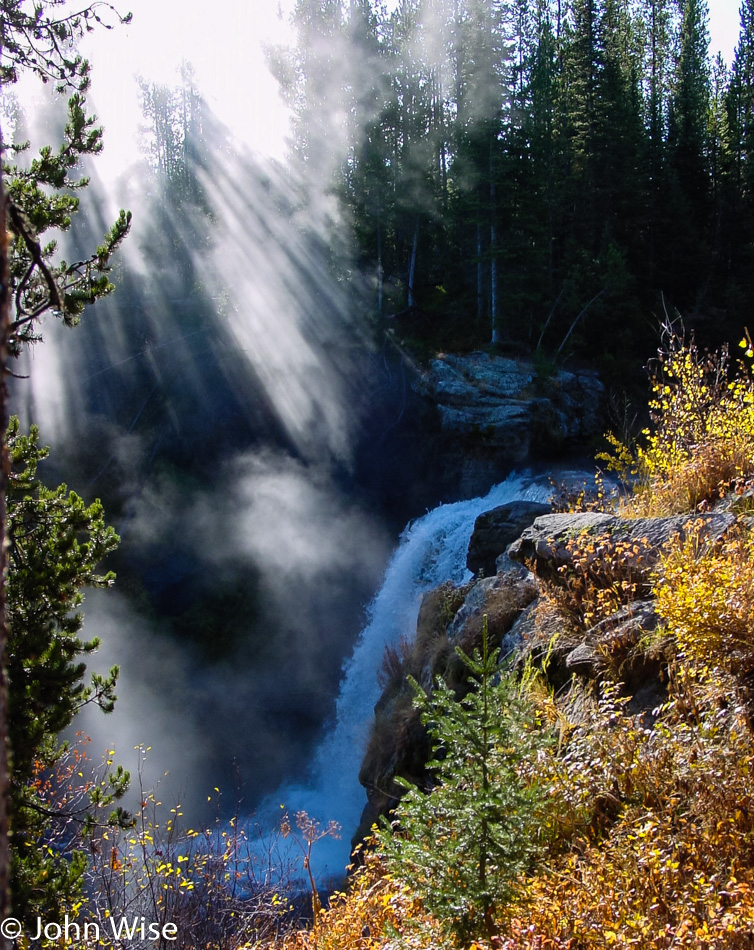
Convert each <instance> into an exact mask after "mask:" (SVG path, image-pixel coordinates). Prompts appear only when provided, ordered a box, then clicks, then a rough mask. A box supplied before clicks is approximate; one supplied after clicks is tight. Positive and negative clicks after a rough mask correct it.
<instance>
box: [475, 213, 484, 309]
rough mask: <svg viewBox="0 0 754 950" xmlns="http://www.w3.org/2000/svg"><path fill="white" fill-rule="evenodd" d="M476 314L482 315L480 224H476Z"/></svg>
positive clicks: (482, 274) (482, 273)
mask: <svg viewBox="0 0 754 950" xmlns="http://www.w3.org/2000/svg"><path fill="white" fill-rule="evenodd" d="M476 315H477V318H478V319H479V320H480V321H481V319H482V317H483V316H484V269H483V266H482V225H481V224H477V226H476Z"/></svg>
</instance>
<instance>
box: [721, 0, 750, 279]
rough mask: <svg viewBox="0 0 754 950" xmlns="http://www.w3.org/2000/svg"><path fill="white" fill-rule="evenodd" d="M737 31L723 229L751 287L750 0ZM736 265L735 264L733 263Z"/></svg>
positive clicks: (728, 102)
mask: <svg viewBox="0 0 754 950" xmlns="http://www.w3.org/2000/svg"><path fill="white" fill-rule="evenodd" d="M740 12H741V32H740V35H739V39H738V43H737V45H736V50H735V55H734V58H733V65H732V67H731V75H730V83H729V86H728V90H727V94H726V109H725V113H726V120H727V133H728V151H729V156H730V162H729V167H730V172H729V184H730V194H729V196H728V203H727V214H726V219H725V220H726V229H727V230H729V232H730V233H729V237H728V247H729V249H730V250H729V258H730V262H731V264H732V265H734V272H737V273H742V274H743V275H746V277H745V278H744V280H745V282H746V284H748V286H749V287H751V286H752V282H751V280H750V277H749V274H750V272H751V260H752V251H754V224H752V221H753V220H754V0H743V2H742V3H741V9H740ZM736 265H737V266H736Z"/></svg>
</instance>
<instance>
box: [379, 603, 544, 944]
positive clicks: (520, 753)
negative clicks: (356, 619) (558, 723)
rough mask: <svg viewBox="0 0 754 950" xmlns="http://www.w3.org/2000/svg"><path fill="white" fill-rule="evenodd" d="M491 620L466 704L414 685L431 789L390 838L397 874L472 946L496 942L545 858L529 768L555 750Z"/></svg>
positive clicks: (404, 809)
mask: <svg viewBox="0 0 754 950" xmlns="http://www.w3.org/2000/svg"><path fill="white" fill-rule="evenodd" d="M486 621H487V618H486V617H485V618H484V622H483V633H482V637H483V639H482V651H481V653H480V652H479V651H476V652H475V654H474V656H473V657H470V656H467V655H466V654H465V653H463V652H462V651H461V650H460V649H459V648H457V649H456V652H457V653H458V655H459V656H460V658H461V660H462V661H463V663H464V665H465V666H466V668H467V670H468V673H469V676H470V679H471V681H472V682H473V687H474V688H473V689H472V691H471V692H470V693H468V695H466V696H465V698H464V699H462V700H460V701H459V700H458V699H457V698H456V697H455V695H454V694H453V691H452V690H450V689H449V688H448V686H447V685H446V684H445V682H444V681H443V680H442V679H438V681H437V683H436V685H435V688H434V689H433V690H432V692H431V693H430V694H429V695H427V694H426V693H425V692H424V691H423V690H422V689H421V687H420V686H419V685H418V684H417V683H416V682H413V683H412V685H413V686H414V689H415V692H416V697H417V698H416V706H417V708H419V709H421V711H422V721H423V723H424V724H425V725H426V727H427V729H428V731H429V734H430V738H431V741H432V752H433V759H432V761H430V762H429V766H428V767H429V769H430V770H431V776H432V779H431V783H430V787H429V788H428V789H427V790H426V791H424V790H420V789H418V788H416V787H414V786H412V785H410V784H409V783H408V782H405V781H403V780H400V779H399V780H397V781H399V782H402V784H403V786H404V788H405V789H406V790H407V791H406V794H405V796H404V797H403V798H402V799H401V802H400V803H399V805H398V807H397V809H396V813H395V821H394V822H393V825H392V826H391V827H390V828H388V827H385V828H383V831H382V832H381V833H380V847H381V849H382V850H383V852H384V854H385V856H386V858H387V862H388V868H389V869H395V870H396V871H397V872H398V873H399V875H400V878H401V880H404V881H409V882H410V886H411V887H412V888H413V889H414V891H415V893H416V894H417V896H419V897H420V898H421V899H422V901H423V902H424V905H425V906H426V907H427V909H428V910H429V911H430V912H433V913H437V915H438V918H439V919H440V920H445V921H448V922H449V926H450V928H451V929H452V930H453V931H454V932H455V933H456V935H458V936H459V937H460V938H461V939H462V940H463V941H466V942H468V941H469V940H470V938H471V937H473V936H474V935H475V934H484V935H485V936H486V937H488V938H489V937H491V936H492V935H493V933H494V932H495V923H494V918H495V911H496V909H498V908H499V907H500V906H501V905H502V904H503V903H504V902H505V901H506V900H507V899H509V897H510V896H511V894H512V893H513V888H514V886H515V885H514V881H515V879H516V877H517V875H518V874H520V873H521V872H522V871H524V870H526V869H527V868H529V867H530V865H531V863H532V861H533V859H534V857H535V855H536V853H537V851H538V849H539V842H538V832H539V828H540V827H541V825H540V823H541V820H542V813H543V807H544V792H543V790H542V789H541V788H539V787H538V786H536V785H531V784H529V783H527V781H526V780H525V779H524V778H523V777H522V774H521V766H522V763H525V762H526V761H527V759H528V758H529V757H531V756H532V755H534V753H535V750H536V749H537V748H541V747H542V745H543V743H544V742H545V741H546V740H545V739H543V733H542V732H541V731H538V730H537V729H535V720H534V715H533V712H532V709H531V708H530V706H529V705H528V704H527V702H526V700H525V698H524V696H523V695H522V691H521V690H520V689H519V688H518V687H517V685H516V682H515V679H514V677H513V676H512V675H511V674H510V673H507V672H505V671H501V670H500V668H499V666H498V662H497V661H498V654H499V650H490V649H489V646H488V639H487V622H486Z"/></svg>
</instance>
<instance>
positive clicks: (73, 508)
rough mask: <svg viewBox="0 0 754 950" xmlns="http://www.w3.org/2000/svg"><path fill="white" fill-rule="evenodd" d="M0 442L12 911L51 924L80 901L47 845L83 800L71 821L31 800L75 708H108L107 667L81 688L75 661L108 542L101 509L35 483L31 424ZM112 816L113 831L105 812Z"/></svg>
mask: <svg viewBox="0 0 754 950" xmlns="http://www.w3.org/2000/svg"><path fill="white" fill-rule="evenodd" d="M6 444H7V446H8V450H9V453H10V463H11V472H10V481H9V486H8V491H7V510H8V541H9V552H8V580H7V610H8V654H7V672H8V713H9V718H8V733H9V739H10V748H11V796H10V802H11V831H12V858H13V862H12V889H11V890H12V906H13V911H14V913H15V914H16V916H18V917H19V918H20V919H22V920H27V921H31V920H33V919H34V918H35V917H37V916H41V917H42V918H43V919H44V920H54V919H60V918H61V917H62V915H63V913H65V912H69V911H70V910H71V908H72V904H73V903H74V901H75V900H76V899H79V900H80V899H81V896H82V887H83V874H84V870H85V868H86V860H85V858H84V856H83V854H80V853H77V852H76V851H75V850H74V851H73V852H68V853H59V852H58V851H56V850H55V849H53V848H50V847H49V846H48V841H49V838H50V836H51V835H52V834H53V832H54V829H55V826H56V825H61V824H64V823H66V822H69V821H73V822H74V824H75V825H76V826H77V828H78V831H79V832H80V831H81V829H82V828H84V827H85V826H86V823H87V821H88V820H89V819H88V818H87V816H88V815H89V813H90V812H89V808H90V806H91V805H92V804H94V803H95V802H92V801H91V800H90V799H89V797H88V796H87V795H83V796H82V797H83V801H82V803H80V805H79V808H78V810H77V812H76V813H75V814H72V813H71V812H70V811H69V810H68V809H60V810H54V809H51V808H50V807H49V805H50V803H49V802H48V801H45V800H44V799H43V798H42V796H41V795H40V786H41V785H42V783H41V782H40V778H41V777H42V776H44V775H45V774H50V773H52V772H54V770H55V768H56V765H57V764H58V763H59V762H60V760H61V758H62V757H63V756H64V755H65V754H66V750H67V746H66V744H65V743H61V741H60V739H59V735H60V733H61V732H62V731H63V730H65V729H66V728H67V727H68V726H69V725H70V724H71V722H72V721H73V717H74V716H75V715H76V713H77V712H78V711H79V710H80V709H81V708H82V707H83V706H85V705H87V704H90V703H96V704H97V705H98V706H100V707H101V708H102V709H103V710H104V711H105V712H110V711H111V710H112V708H113V705H114V702H115V684H116V679H117V676H118V669H117V667H113V668H112V669H111V670H110V672H109V674H108V675H107V676H101V675H99V674H96V673H94V674H92V676H91V683H90V684H89V685H87V684H86V683H85V682H84V673H85V671H86V666H85V664H84V662H83V661H82V657H86V656H88V655H90V654H91V653H93V652H94V651H95V650H96V649H97V647H98V646H99V641H98V640H97V639H93V640H89V641H84V640H81V639H80V637H79V636H78V634H79V631H80V630H81V626H82V623H83V616H82V614H81V613H80V612H79V611H78V608H79V607H80V606H81V604H82V602H83V599H84V595H83V590H84V589H85V588H87V587H89V588H94V587H109V586H110V585H111V584H112V581H113V577H114V575H113V574H112V573H105V574H101V573H99V572H98V565H99V563H100V561H101V560H102V559H103V558H105V557H107V555H108V554H110V553H111V552H112V551H113V550H114V548H115V547H116V546H117V543H118V538H117V536H116V534H115V532H114V531H113V529H112V528H108V527H107V526H106V525H105V523H104V519H103V513H102V506H101V505H100V503H99V502H98V501H97V502H94V503H93V504H92V505H89V506H87V505H85V504H84V502H83V501H82V500H81V498H79V497H78V495H76V494H74V493H73V492H68V490H67V489H66V486H65V485H61V486H59V487H58V488H56V489H54V490H51V489H48V488H45V487H44V486H43V485H42V483H41V482H40V481H39V479H38V478H37V465H38V464H39V462H41V461H42V460H44V459H45V458H46V457H47V454H48V451H47V449H44V448H41V447H40V446H39V444H38V433H37V430H36V428H35V427H32V430H31V433H30V435H29V436H23V435H21V433H20V431H19V425H18V419H15V418H14V419H11V423H10V426H9V429H8V433H7V437H6ZM109 784H110V787H109V791H108V795H107V797H106V800H105V799H103V798H102V797H101V795H99V793H98V795H97V796H96V804H97V806H98V807H100V808H102V807H107V806H108V805H109V804H113V803H114V802H115V801H116V799H118V798H120V797H121V796H122V795H123V794H124V792H125V791H126V788H127V786H128V773H126V772H124V771H123V770H122V769H120V768H119V769H118V770H116V772H115V773H114V774H113V777H112V781H111V782H110V783H109ZM111 820H112V821H114V822H117V823H123V822H124V821H126V820H127V816H126V815H125V813H123V812H121V811H118V810H116V811H115V812H114V813H113V815H112V816H111Z"/></svg>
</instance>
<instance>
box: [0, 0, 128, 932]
mask: <svg viewBox="0 0 754 950" xmlns="http://www.w3.org/2000/svg"><path fill="white" fill-rule="evenodd" d="M61 6H62V4H61V2H60V0H46V2H45V0H39V2H37V3H35V4H34V5H33V6H32V7H31V9H29V7H28V5H26V4H24V3H23V2H22V0H0V20H1V21H2V30H1V31H0V34H1V35H0V83H1V84H2V85H6V84H10V83H13V82H15V81H16V80H17V79H18V77H19V75H20V74H22V73H33V74H36V75H37V76H38V77H40V78H41V79H42V80H43V81H44V82H48V81H49V80H52V81H54V82H55V83H56V85H57V87H58V89H60V90H65V89H72V90H73V91H74V95H73V96H72V98H71V101H70V103H69V122H68V125H67V126H66V129H65V140H64V142H63V145H62V146H61V147H60V148H59V149H58V151H57V153H56V152H54V151H53V149H52V148H51V147H47V148H45V149H43V150H42V151H41V152H40V155H39V157H38V159H36V160H35V161H34V162H32V165H31V170H30V171H29V172H28V173H26V174H25V175H22V176H21V180H22V182H23V184H22V186H21V187H20V188H19V187H14V181H13V171H12V169H11V168H9V167H8V165H7V164H6V155H7V152H8V150H9V143H8V142H7V140H6V137H5V135H4V133H3V132H2V130H0V431H2V432H3V433H5V427H6V423H7V420H8V393H7V387H6V374H7V372H8V357H9V355H12V354H15V353H17V352H18V349H19V346H20V345H21V344H22V343H23V342H24V341H28V340H34V339H36V338H38V334H37V332H36V330H35V324H36V323H37V322H38V321H39V319H40V318H41V317H42V315H43V314H45V313H46V312H48V311H50V310H52V311H54V312H56V313H57V314H59V315H60V316H62V317H63V319H64V320H65V321H66V322H67V323H73V322H75V321H76V320H77V319H78V317H79V316H80V314H81V312H82V311H83V309H84V307H85V306H86V304H87V303H92V302H94V301H95V300H96V299H97V298H98V297H101V296H103V295H104V294H107V293H109V292H110V290H111V289H112V285H111V284H110V282H109V281H108V279H107V268H108V262H109V258H110V255H111V253H112V252H113V250H115V248H116V247H117V245H118V244H119V243H120V241H122V240H123V238H124V237H125V235H126V233H127V231H128V227H129V224H130V215H127V214H126V213H125V212H121V214H120V216H119V218H118V220H117V222H116V223H115V225H114V227H113V228H112V229H111V230H110V232H109V233H108V234H107V235H106V236H105V240H104V241H103V243H102V244H101V245H100V247H98V248H97V249H96V251H95V252H94V254H93V255H91V256H90V257H89V258H88V259H85V260H83V261H81V262H76V263H75V264H72V265H70V266H69V265H66V264H65V262H60V263H58V264H53V263H51V257H52V256H53V255H54V253H55V243H54V242H49V243H48V244H47V245H46V246H42V245H41V244H40V241H39V235H40V234H41V233H43V232H44V231H45V230H47V229H48V228H50V227H53V228H59V229H65V228H66V227H67V226H68V224H69V222H70V214H71V213H73V212H74V211H75V210H76V207H77V199H76V198H75V197H73V196H71V195H67V194H65V191H67V190H70V189H71V188H72V187H73V188H75V187H83V186H84V184H85V183H86V181H85V179H81V180H79V181H78V182H75V181H74V180H72V179H70V178H69V177H68V172H69V171H70V170H71V169H72V168H73V167H74V166H75V165H76V163H77V161H78V159H79V157H80V156H81V155H82V154H85V153H87V152H96V151H98V149H99V148H100V147H101V141H100V135H99V134H98V133H96V132H95V130H94V128H93V123H92V122H91V121H90V120H89V119H88V117H87V116H86V113H85V109H84V98H83V97H84V93H85V92H86V89H87V87H88V83H89V66H88V63H87V62H86V61H85V60H83V59H82V57H81V56H79V55H77V54H76V53H75V51H74V52H71V50H72V49H74V50H75V40H76V39H77V38H78V37H79V36H81V35H82V34H83V33H84V32H87V31H89V30H91V29H93V28H94V24H102V23H103V17H104V16H106V15H107V13H109V14H111V15H112V18H113V19H117V20H119V21H120V22H126V21H127V20H129V19H130V15H129V16H128V17H120V16H119V15H118V14H117V13H116V12H115V11H114V9H113V8H112V7H111V6H110V5H109V4H107V3H97V4H95V5H93V6H90V7H87V8H85V9H84V10H79V11H76V12H74V13H69V14H66V12H65V10H61V11H60V16H55V12H56V8H60V7H61ZM14 192H15V193H14ZM8 472H9V462H8V453H7V446H5V444H3V447H2V459H0V917H5V916H7V914H8V912H9V911H10V850H9V832H8V796H9V789H10V778H9V770H8V760H7V756H8V749H7V744H8V692H7V682H6V677H5V672H4V664H5V654H6V649H7V642H8V622H7V612H6V599H7V598H6V584H5V576H6V571H7V562H6V541H7V512H6V509H5V494H6V489H7V487H8ZM8 943H9V942H8V940H7V939H6V938H5V937H4V936H3V937H1V938H0V947H6V946H7V945H8Z"/></svg>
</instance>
